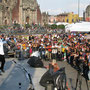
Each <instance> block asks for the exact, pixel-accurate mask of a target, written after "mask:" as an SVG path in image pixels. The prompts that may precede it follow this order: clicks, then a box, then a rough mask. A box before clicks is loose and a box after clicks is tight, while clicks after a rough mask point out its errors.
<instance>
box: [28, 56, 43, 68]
mask: <svg viewBox="0 0 90 90" xmlns="http://www.w3.org/2000/svg"><path fill="white" fill-rule="evenodd" d="M27 63H28V64H29V65H30V66H31V67H43V66H44V65H43V62H42V61H41V59H40V58H39V57H35V56H32V57H30V59H29V60H28V62H27Z"/></svg>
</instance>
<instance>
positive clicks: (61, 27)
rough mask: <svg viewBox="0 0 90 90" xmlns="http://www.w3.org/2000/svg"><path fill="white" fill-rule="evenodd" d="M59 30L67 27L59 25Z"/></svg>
mask: <svg viewBox="0 0 90 90" xmlns="http://www.w3.org/2000/svg"><path fill="white" fill-rule="evenodd" d="M57 28H58V29H65V25H63V24H62V25H58V26H57Z"/></svg>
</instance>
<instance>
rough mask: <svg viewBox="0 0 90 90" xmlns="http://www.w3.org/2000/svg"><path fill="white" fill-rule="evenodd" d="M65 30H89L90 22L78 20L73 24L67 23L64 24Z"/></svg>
mask: <svg viewBox="0 0 90 90" xmlns="http://www.w3.org/2000/svg"><path fill="white" fill-rule="evenodd" d="M66 31H70V32H90V22H78V23H75V24H74V23H73V24H68V25H67V26H66Z"/></svg>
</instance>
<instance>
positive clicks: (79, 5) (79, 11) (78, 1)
mask: <svg viewBox="0 0 90 90" xmlns="http://www.w3.org/2000/svg"><path fill="white" fill-rule="evenodd" d="M79 14H80V0H78V17H79Z"/></svg>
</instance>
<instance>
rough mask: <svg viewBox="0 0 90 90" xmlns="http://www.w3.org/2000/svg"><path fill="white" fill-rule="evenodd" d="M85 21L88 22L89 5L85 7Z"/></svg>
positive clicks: (89, 16)
mask: <svg viewBox="0 0 90 90" xmlns="http://www.w3.org/2000/svg"><path fill="white" fill-rule="evenodd" d="M84 14H85V15H84V17H85V21H88V22H90V5H88V6H87V7H86V10H85V12H84Z"/></svg>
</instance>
